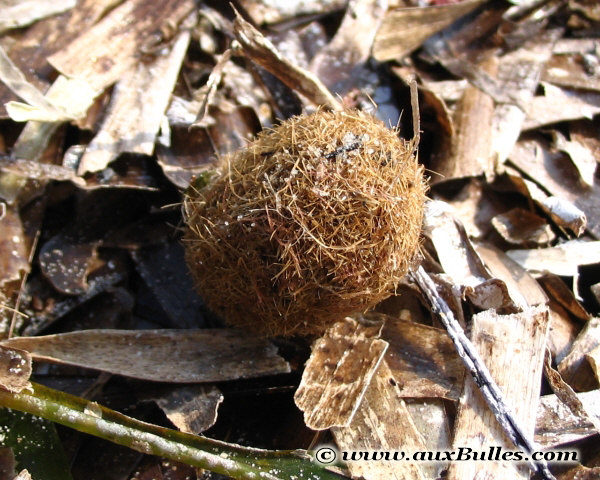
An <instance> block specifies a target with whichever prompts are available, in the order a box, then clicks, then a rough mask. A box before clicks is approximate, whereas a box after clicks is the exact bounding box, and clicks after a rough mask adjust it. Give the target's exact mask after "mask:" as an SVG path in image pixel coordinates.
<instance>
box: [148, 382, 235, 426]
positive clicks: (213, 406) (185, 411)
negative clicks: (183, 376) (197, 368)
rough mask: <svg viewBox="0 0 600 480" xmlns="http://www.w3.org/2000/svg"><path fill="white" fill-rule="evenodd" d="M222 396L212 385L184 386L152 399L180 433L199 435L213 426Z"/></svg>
mask: <svg viewBox="0 0 600 480" xmlns="http://www.w3.org/2000/svg"><path fill="white" fill-rule="evenodd" d="M223 398H224V397H223V394H222V393H221V391H220V390H219V389H218V388H217V387H215V386H214V385H210V386H209V385H186V386H183V387H179V388H175V389H173V390H170V391H169V392H168V393H166V394H164V395H160V396H158V397H155V398H154V401H155V402H156V404H157V405H158V406H159V408H160V409H161V410H162V411H163V412H164V413H165V415H166V416H167V418H168V419H169V420H170V421H171V423H173V425H175V426H176V427H177V428H178V429H179V430H180V431H182V432H186V433H193V434H195V435H200V434H201V433H202V432H204V431H205V430H208V429H209V428H210V427H212V426H213V425H214V423H215V422H216V420H217V409H218V408H219V405H220V404H221V402H223Z"/></svg>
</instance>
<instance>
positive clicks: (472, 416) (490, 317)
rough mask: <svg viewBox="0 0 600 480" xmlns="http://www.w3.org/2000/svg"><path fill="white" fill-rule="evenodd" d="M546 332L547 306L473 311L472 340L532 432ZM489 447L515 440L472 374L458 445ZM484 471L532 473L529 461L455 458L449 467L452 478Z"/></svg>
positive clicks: (461, 410)
mask: <svg viewBox="0 0 600 480" xmlns="http://www.w3.org/2000/svg"><path fill="white" fill-rule="evenodd" d="M547 333H548V311H547V310H546V309H545V308H540V307H535V308H530V309H527V310H525V311H523V312H522V313H518V314H512V315H498V314H496V313H495V312H493V311H485V312H481V313H479V314H477V315H474V316H473V327H472V339H473V340H472V341H473V344H474V346H475V348H477V350H478V351H479V354H480V355H481V357H482V359H483V360H484V362H485V364H486V365H487V366H488V368H489V370H490V373H491V374H492V376H493V377H494V379H495V380H496V382H497V383H498V386H499V387H500V388H501V389H502V391H503V393H504V395H505V398H506V400H507V402H508V404H509V405H511V406H512V408H513V412H514V414H515V416H516V418H517V419H519V420H520V422H521V425H522V427H523V428H524V433H525V434H526V435H528V436H533V431H534V427H535V413H536V411H537V405H538V400H539V390H540V382H541V376H542V363H543V353H544V351H545V350H544V345H545V343H546V337H547ZM490 446H502V447H503V448H505V449H511V448H512V443H511V442H510V441H509V440H508V439H507V438H506V436H505V435H504V432H503V429H502V427H500V425H499V424H498V422H497V421H496V419H495V418H494V415H493V413H492V412H491V411H490V410H489V408H488V406H487V404H486V402H485V400H484V399H483V397H482V396H481V393H480V391H479V389H478V387H477V385H475V382H473V380H472V379H471V378H468V379H467V380H466V383H465V387H464V390H463V394H462V397H461V400H460V405H459V410H458V416H457V420H456V428H455V433H454V448H455V449H458V448H459V447H469V448H472V449H473V450H474V451H487V450H488V449H489V447H490ZM483 472H485V475H486V478H488V479H505V478H529V471H528V469H527V468H526V466H525V465H523V464H520V465H519V464H517V463H515V462H495V461H494V462H471V461H465V462H454V463H452V464H451V465H450V468H449V470H448V478H449V480H460V479H465V478H476V477H478V476H479V475H483Z"/></svg>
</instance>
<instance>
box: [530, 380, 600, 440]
mask: <svg viewBox="0 0 600 480" xmlns="http://www.w3.org/2000/svg"><path fill="white" fill-rule="evenodd" d="M576 395H577V398H578V400H579V402H581V404H582V405H583V408H584V409H585V411H586V412H587V413H588V415H592V416H594V419H595V421H596V422H600V390H592V391H591V392H583V393H578V394H576ZM597 434H598V430H597V429H596V428H595V427H594V424H593V423H592V422H590V421H589V419H588V418H586V417H584V416H581V415H577V414H575V413H573V411H572V409H570V408H569V407H568V406H567V405H566V404H565V403H564V402H563V401H562V400H560V399H559V398H558V396H557V395H543V396H542V397H540V405H539V407H538V411H537V418H536V432H535V441H536V443H538V444H539V445H540V446H542V447H543V448H556V447H558V446H560V445H566V444H568V443H572V442H576V441H578V440H581V439H584V438H588V437H591V436H592V435H597Z"/></svg>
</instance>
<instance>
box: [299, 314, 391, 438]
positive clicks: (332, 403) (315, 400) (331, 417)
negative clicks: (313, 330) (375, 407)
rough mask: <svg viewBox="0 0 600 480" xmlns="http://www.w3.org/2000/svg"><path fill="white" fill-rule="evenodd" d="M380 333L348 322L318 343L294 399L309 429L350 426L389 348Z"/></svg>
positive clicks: (342, 323)
mask: <svg viewBox="0 0 600 480" xmlns="http://www.w3.org/2000/svg"><path fill="white" fill-rule="evenodd" d="M380 330H381V325H376V326H364V325H361V324H359V323H358V322H357V321H356V320H352V319H351V318H346V319H345V320H342V321H340V322H337V323H336V324H334V325H333V326H332V327H331V328H330V329H329V330H327V332H326V333H325V335H324V336H323V337H321V338H320V339H319V340H317V341H316V342H315V343H314V345H313V347H312V352H311V356H310V358H309V359H308V362H307V363H306V366H305V368H304V373H303V374H302V380H301V382H300V385H299V386H298V389H297V390H296V393H295V395H294V401H295V402H296V405H297V406H298V408H299V409H300V410H302V411H303V412H304V422H305V424H306V425H307V426H308V427H309V428H312V429H313V430H324V429H327V428H330V427H332V426H347V425H349V424H350V422H351V421H352V417H353V416H354V414H355V412H356V410H357V409H358V406H359V405H360V403H361V401H362V398H363V396H364V394H365V391H366V390H367V387H368V386H369V383H370V382H371V378H372V377H373V375H374V373H375V371H376V370H377V367H378V365H379V364H380V363H381V360H382V359H383V355H384V353H385V351H386V349H387V347H388V343H387V342H385V341H384V340H381V339H380V338H379V332H380Z"/></svg>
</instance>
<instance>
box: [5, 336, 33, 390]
mask: <svg viewBox="0 0 600 480" xmlns="http://www.w3.org/2000/svg"><path fill="white" fill-rule="evenodd" d="M30 376H31V356H30V355H29V353H28V352H26V351H25V350H21V349H19V348H10V347H9V348H7V347H4V346H0V388H2V389H4V390H8V391H9V392H13V393H18V392H20V391H22V390H23V389H25V388H28V387H31V384H30V383H29V377H30Z"/></svg>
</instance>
